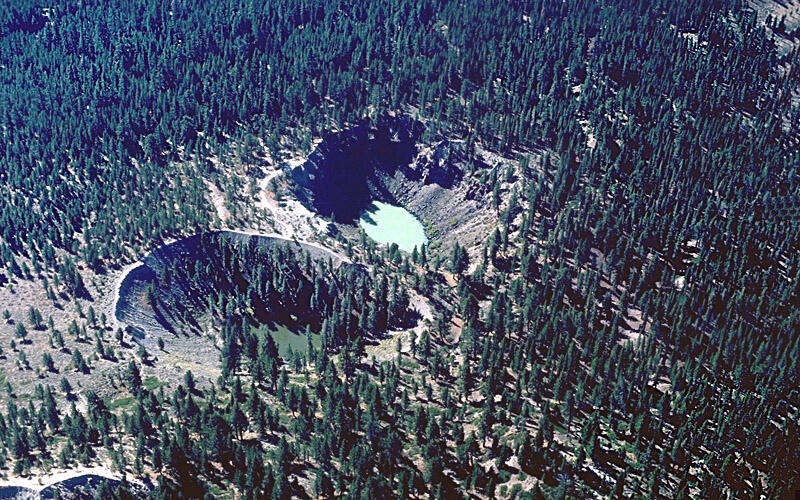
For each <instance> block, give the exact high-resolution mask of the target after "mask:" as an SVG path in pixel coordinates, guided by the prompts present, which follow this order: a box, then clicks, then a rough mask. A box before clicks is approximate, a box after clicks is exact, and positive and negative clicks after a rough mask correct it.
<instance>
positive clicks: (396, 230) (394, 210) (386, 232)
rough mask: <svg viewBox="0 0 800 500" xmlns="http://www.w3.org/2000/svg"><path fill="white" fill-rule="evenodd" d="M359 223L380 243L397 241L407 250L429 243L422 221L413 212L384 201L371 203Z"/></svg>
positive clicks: (401, 248)
mask: <svg viewBox="0 0 800 500" xmlns="http://www.w3.org/2000/svg"><path fill="white" fill-rule="evenodd" d="M358 224H359V225H360V226H361V227H362V228H363V229H364V232H366V233H367V236H369V237H370V238H372V239H373V240H375V241H377V242H378V243H383V244H385V245H390V244H392V243H397V246H398V247H400V250H405V251H406V252H410V251H412V250H413V249H414V247H415V246H416V247H417V248H420V247H421V246H422V245H423V244H426V243H428V238H426V237H425V229H423V227H422V223H420V221H419V220H417V218H416V217H414V215H412V214H411V212H409V211H408V210H406V209H405V208H403V207H397V206H394V205H390V204H388V203H383V202H382V201H375V202H373V203H371V204H370V205H369V207H367V209H366V210H364V213H362V214H361V218H360V219H359V220H358Z"/></svg>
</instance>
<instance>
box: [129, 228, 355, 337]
mask: <svg viewBox="0 0 800 500" xmlns="http://www.w3.org/2000/svg"><path fill="white" fill-rule="evenodd" d="M231 245H247V246H248V247H251V248H253V249H258V250H259V251H270V250H275V251H287V250H290V251H293V252H294V253H295V254H296V255H297V256H298V258H304V256H306V255H307V256H308V258H309V259H312V260H314V261H318V262H320V263H323V264H326V263H327V264H330V265H331V266H334V267H337V266H339V265H341V264H342V263H343V262H347V261H346V259H345V258H344V257H342V256H340V255H338V254H336V253H334V252H332V251H329V250H326V249H324V248H322V247H318V246H315V245H312V244H308V243H301V242H298V241H293V240H287V239H285V238H281V237H278V236H264V235H254V234H246V233H238V232H234V231H214V232H208V233H203V234H198V235H194V236H191V237H188V238H185V239H182V240H179V241H176V242H174V243H170V244H167V245H163V246H160V247H158V248H156V249H154V250H152V251H151V252H150V253H149V254H148V255H147V256H146V257H145V258H144V259H142V262H141V264H140V265H138V266H136V267H134V268H133V269H131V270H129V271H128V272H127V274H125V276H124V277H123V278H122V280H121V282H120V284H119V288H118V297H117V300H116V303H115V305H114V315H115V318H116V319H117V321H118V322H119V323H121V324H122V325H125V326H126V327H127V328H129V329H130V330H132V332H133V334H134V335H135V336H137V337H139V338H144V337H146V336H147V335H148V334H154V333H155V334H163V333H167V332H170V333H177V330H186V329H192V328H193V327H194V328H196V327H198V325H197V324H196V323H195V322H194V321H195V314H194V313H195V312H196V310H197V309H198V308H201V307H203V306H204V304H206V303H207V301H208V300H209V299H213V298H214V297H216V296H217V295H218V294H219V293H220V292H225V291H226V289H227V291H234V290H235V289H240V288H241V289H246V288H247V285H248V283H247V282H246V280H245V279H244V278H243V276H241V274H239V273H235V272H234V273H231V272H230V270H229V269H228V263H227V262H226V259H227V257H228V256H227V254H226V252H225V251H224V249H225V248H230V246H231ZM198 276H200V277H201V279H197V277H198ZM262 306H263V307H262V310H261V311H259V312H260V314H261V315H262V317H261V318H259V319H261V320H263V321H269V320H274V321H281V322H287V321H289V320H290V316H291V314H290V312H291V311H289V310H288V309H287V308H286V307H284V305H283V304H281V307H277V305H274V304H263V305H262ZM272 313H274V317H270V316H271V314H272ZM183 333H186V332H185V331H184V332H183Z"/></svg>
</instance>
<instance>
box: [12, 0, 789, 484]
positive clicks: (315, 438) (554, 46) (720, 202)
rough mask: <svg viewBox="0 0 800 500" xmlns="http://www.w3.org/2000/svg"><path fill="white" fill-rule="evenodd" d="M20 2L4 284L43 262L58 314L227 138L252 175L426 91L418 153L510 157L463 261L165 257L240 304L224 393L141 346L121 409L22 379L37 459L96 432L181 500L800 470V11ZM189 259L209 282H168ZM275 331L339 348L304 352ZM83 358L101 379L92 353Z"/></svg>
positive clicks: (204, 308) (66, 455)
mask: <svg viewBox="0 0 800 500" xmlns="http://www.w3.org/2000/svg"><path fill="white" fill-rule="evenodd" d="M12 3H14V4H15V5H14V7H13V9H12V10H13V12H10V13H9V15H8V16H7V18H6V19H4V20H3V21H2V24H0V54H2V57H3V61H2V63H3V64H2V72H3V73H2V74H3V77H4V78H3V79H2V82H1V83H0V139H2V140H0V184H2V187H3V194H2V196H0V204H1V205H0V261H2V268H3V271H4V273H3V279H10V278H14V279H18V278H19V279H22V278H34V277H36V278H37V279H38V277H39V275H42V274H46V277H47V279H48V280H50V281H49V282H48V286H49V284H50V283H52V287H50V288H51V290H50V291H49V292H48V295H49V297H50V298H51V300H53V301H54V302H55V301H60V300H65V299H66V300H71V298H72V297H77V296H83V297H85V296H86V289H85V286H84V284H83V280H82V278H81V273H80V271H79V265H80V266H84V264H85V266H88V268H89V269H90V270H95V271H100V270H102V269H103V268H104V267H107V266H112V265H116V264H118V263H121V262H124V261H126V260H127V259H128V258H129V257H128V255H129V254H128V253H127V252H128V251H129V250H130V249H134V250H141V249H142V248H143V247H149V246H151V245H152V244H153V243H154V242H155V241H160V240H162V239H165V238H168V237H170V236H177V235H179V234H185V233H190V232H192V233H194V232H197V231H198V230H202V229H205V228H207V227H208V224H209V222H210V218H211V216H210V213H211V212H210V210H209V206H208V202H207V201H206V198H205V184H204V180H208V179H209V178H210V177H212V176H213V175H215V174H216V172H213V170H214V168H215V167H214V166H213V165H214V164H213V163H212V162H207V161H206V160H207V159H208V157H209V156H210V155H211V154H218V153H223V152H225V151H226V150H228V149H229V148H230V147H231V145H235V146H236V147H237V148H240V149H241V154H242V158H244V159H246V160H247V161H248V162H252V163H257V162H258V161H261V160H260V157H259V155H257V154H256V151H255V150H256V149H257V147H258V145H259V144H260V142H259V141H258V140H256V139H255V138H259V139H263V141H264V143H265V144H266V147H267V148H268V149H270V151H271V153H272V156H273V158H278V157H279V156H280V154H281V153H280V150H281V149H282V148H284V147H286V146H290V147H292V148H294V149H296V146H297V145H298V144H307V143H308V141H309V139H310V137H312V136H319V135H321V134H323V133H324V132H325V131H326V130H328V129H329V128H337V129H343V128H346V127H348V126H350V125H354V124H357V123H360V122H362V121H363V120H364V119H365V117H366V116H373V117H374V116H382V115H384V114H386V113H387V112H397V113H404V112H409V113H416V114H419V116H420V117H421V118H422V119H424V120H425V131H424V134H423V141H425V142H427V143H433V142H436V141H439V140H441V139H443V138H447V139H462V140H463V141H464V143H465V144H466V150H467V151H472V152H474V151H475V150H476V148H477V147H478V146H480V147H481V148H482V149H484V150H487V149H488V150H492V151H495V152H500V153H503V154H506V155H509V156H516V158H517V159H518V160H519V162H518V164H517V166H516V168H511V167H509V168H484V167H483V166H481V165H480V164H479V162H478V161H477V158H471V157H468V158H467V162H468V165H469V166H468V167H467V170H469V172H468V174H469V175H470V176H471V177H469V180H470V181H472V182H474V183H475V184H477V185H480V187H481V189H484V188H485V193H486V194H487V198H486V200H487V203H491V207H492V208H491V210H492V213H494V214H496V215H497V217H498V220H499V226H500V227H498V228H497V229H496V230H495V231H493V232H492V233H490V234H487V241H486V245H485V247H484V248H482V249H477V250H478V251H477V252H475V253H473V254H472V255H473V262H472V264H473V265H474V266H475V272H474V273H473V274H472V275H471V276H465V273H466V271H467V269H468V268H469V266H470V254H469V252H468V251H467V250H473V249H465V248H463V247H461V246H460V245H458V244H457V245H454V247H453V248H452V253H450V254H449V255H448V254H444V255H440V254H437V252H436V251H435V247H434V249H427V248H425V247H423V248H421V249H419V251H415V252H413V253H412V255H411V261H412V262H414V263H415V264H419V267H417V266H411V265H409V264H408V263H407V262H404V258H405V257H404V256H403V254H402V253H400V252H399V251H397V249H396V248H392V249H390V250H389V252H388V256H387V259H385V260H381V259H378V258H374V259H373V256H370V261H369V262H370V263H371V264H372V265H373V267H374V268H376V269H378V271H375V272H374V274H370V273H369V272H367V271H365V270H362V269H356V268H354V267H348V266H340V267H337V268H334V266H332V265H331V264H326V263H311V262H308V259H304V257H303V256H301V255H299V254H296V253H294V252H291V251H286V250H271V251H269V252H262V251H260V250H258V249H255V248H250V247H247V246H236V245H220V246H216V247H214V248H209V251H208V252H206V255H208V261H202V260H201V261H199V262H198V264H197V265H196V266H194V267H190V268H179V269H170V270H168V271H167V270H161V271H160V274H159V276H158V277H157V282H156V283H155V284H154V285H153V286H151V287H149V288H148V289H147V297H148V300H149V302H150V303H151V304H152V305H153V306H155V307H169V308H173V309H172V310H177V311H182V312H185V313H186V314H185V315H179V316H178V317H180V318H182V321H183V320H186V322H187V324H186V325H182V326H186V327H187V329H191V327H192V325H191V324H189V323H190V322H189V321H188V318H190V317H192V316H193V315H194V314H196V313H199V312H210V313H211V314H212V315H213V316H214V317H215V319H216V320H218V321H219V324H221V325H222V327H221V336H222V342H221V351H222V352H221V354H222V360H221V361H222V366H221V369H222V373H223V377H222V378H221V382H220V386H219V387H216V388H214V389H213V391H212V390H201V389H200V388H198V385H200V384H198V383H196V382H195V381H194V378H193V377H192V376H191V374H190V373H187V374H186V377H185V379H184V384H183V385H184V387H181V388H179V389H177V390H176V391H175V392H174V393H173V394H172V395H171V396H169V397H168V396H164V395H163V394H156V393H154V392H152V391H148V390H147V389H146V388H145V387H144V386H143V384H142V377H141V372H140V368H139V366H138V365H137V364H136V363H135V362H130V364H129V365H128V368H127V370H125V373H124V374H123V378H124V382H125V387H126V388H127V389H128V390H129V391H130V393H131V394H132V395H133V398H134V399H135V403H134V405H133V406H131V407H130V409H129V410H127V411H125V413H124V415H123V416H122V417H121V418H119V419H117V418H116V417H114V416H113V415H112V414H111V413H110V411H108V408H107V406H106V404H105V403H104V402H103V401H102V400H99V399H98V398H97V397H96V396H94V395H93V394H91V392H90V391H86V392H83V391H80V393H81V394H82V395H85V396H86V399H87V407H86V411H85V412H84V411H78V410H77V408H76V407H77V406H78V405H77V404H76V405H73V406H69V405H68V408H64V409H62V410H61V411H59V409H58V408H57V405H56V404H55V400H54V396H53V394H52V392H51V389H50V388H49V387H48V388H47V389H46V391H42V393H41V399H42V401H41V404H39V408H38V410H37V409H36V408H35V407H34V406H33V403H32V402H31V404H30V405H29V407H30V409H29V408H28V407H26V406H25V405H24V404H22V403H21V402H17V401H15V400H14V399H13V398H11V395H12V393H13V391H12V389H11V385H10V384H8V385H7V392H8V394H9V403H8V404H7V405H6V406H5V407H4V412H5V413H4V414H3V415H1V416H0V417H1V418H0V441H1V442H2V446H3V448H4V449H0V456H4V455H5V454H4V453H2V452H4V451H6V450H7V451H8V453H7V455H8V456H9V457H11V459H12V460H13V461H14V465H13V470H14V471H16V472H22V471H24V470H25V468H29V467H31V466H32V465H33V463H34V461H35V460H36V458H35V457H38V456H45V457H46V456H47V453H48V451H47V450H50V449H52V448H53V447H52V446H51V445H52V443H53V442H54V441H55V439H54V438H55V436H58V437H61V438H62V439H60V440H59V441H61V442H62V444H61V445H60V447H59V448H58V449H59V451H58V454H57V460H59V461H60V462H62V463H64V464H65V465H66V464H73V463H75V462H76V461H83V462H89V461H91V460H92V458H93V457H94V456H95V455H96V451H95V448H99V447H100V446H106V447H107V448H110V450H111V455H112V456H113V457H114V459H115V462H119V463H125V462H126V461H127V463H128V464H130V465H132V466H133V468H134V470H137V471H139V472H143V471H144V470H146V469H155V470H159V471H163V473H162V474H160V475H159V477H160V479H159V483H158V485H157V487H156V489H155V490H154V491H153V492H152V493H153V496H155V497H163V498H172V497H176V496H177V495H178V493H179V492H180V493H181V494H183V495H185V496H192V497H202V496H204V495H205V494H206V491H207V487H206V482H209V484H226V485H228V484H230V485H234V486H235V488H237V490H236V491H237V494H239V493H240V494H242V496H246V497H248V498H267V497H272V498H285V497H288V496H291V495H296V496H301V495H302V494H303V493H305V494H312V492H301V491H299V489H300V487H301V486H300V485H299V483H298V482H297V478H298V477H299V476H301V475H302V477H305V479H306V483H310V484H313V489H314V491H313V494H315V495H317V496H323V497H339V496H350V497H359V498H385V497H389V496H392V495H394V496H397V497H401V498H406V497H416V496H433V497H436V496H438V497H442V498H455V497H461V496H468V495H472V496H474V495H476V494H480V495H483V496H486V497H494V496H497V495H498V494H500V495H504V493H503V491H502V488H503V486H506V485H505V484H504V483H506V482H507V481H508V479H509V477H510V475H511V474H512V473H515V474H516V473H518V472H520V471H521V472H522V473H524V474H528V475H531V476H533V477H535V483H536V484H535V486H533V489H532V491H530V492H529V493H530V496H531V497H533V498H543V497H545V496H547V497H553V498H582V497H586V496H589V495H587V494H586V492H587V491H588V490H587V489H591V490H592V491H595V492H597V493H598V494H600V495H601V496H614V497H617V496H631V497H637V498H638V497H645V496H652V497H656V496H661V497H664V496H666V497H676V498H680V497H691V496H699V497H702V498H719V497H725V496H728V494H730V496H735V497H754V498H757V497H759V496H761V495H764V496H766V497H769V498H780V497H786V496H789V495H790V493H791V492H792V491H793V490H795V489H797V488H798V484H799V483H798V477H797V472H796V469H797V467H796V465H797V463H800V456H798V453H800V451H798V450H800V446H798V435H800V432H799V431H798V408H799V407H800V399H799V398H800V393H798V390H797V387H798V385H800V378H799V376H798V373H800V372H799V371H798V364H797V359H798V357H799V356H800V341H799V340H798V337H797V335H796V332H798V331H800V285H799V284H798V283H800V237H798V234H800V231H799V230H798V227H800V226H799V224H800V222H798V221H799V220H800V219H798V202H797V196H796V195H797V192H798V190H800V177H799V176H798V165H799V164H800V156H798V148H797V131H798V123H800V122H798V116H800V115H798V112H797V107H796V104H794V105H793V104H792V99H793V96H796V91H797V87H798V71H797V68H798V67H800V59H799V58H800V52H798V51H797V50H796V49H795V50H792V51H790V52H787V53H781V54H779V53H778V52H777V51H776V49H775V44H774V42H773V41H771V40H770V38H769V36H770V34H771V33H774V34H777V35H778V36H781V37H783V38H784V39H785V40H789V39H791V37H793V36H795V35H796V33H795V34H791V33H790V32H791V27H787V21H786V20H785V19H770V20H769V21H768V22H767V23H766V24H767V27H764V26H762V25H761V24H760V23H759V19H758V18H757V15H756V13H755V12H754V11H753V10H752V9H750V8H747V7H746V6H745V4H744V3H743V2H740V1H737V0H731V1H726V0H703V1H696V2H688V1H674V0H656V1H654V2H652V1H649V2H643V1H640V2H632V1H622V0H608V1H603V2H582V1H578V0H567V1H561V0H558V1H553V0H531V1H520V2H508V1H501V0H489V1H481V2H478V1H466V2H446V1H416V0H376V1H370V2H352V1H350V0H334V1H329V2H306V1H299V0H298V1H295V0H286V1H281V2H238V1H223V2H200V3H197V2H194V3H187V2H169V3H158V2H149V3H148V2H120V1H111V2H85V5H83V6H82V7H81V8H72V7H69V6H66V5H64V6H59V5H57V6H48V7H49V8H48V10H47V11H45V10H43V9H41V8H39V6H38V3H39V2H36V1H30V0H29V1H22V2H12ZM793 106H794V107H793ZM54 125H56V126H54ZM515 181H518V182H516V183H514V182H515ZM512 184H513V187H509V186H511V185H512ZM443 216H444V215H443ZM476 253H477V254H478V258H477V259H475V257H474V256H475V255H476ZM448 257H449V262H448V261H447V260H446V259H447V258H448ZM212 259H213V261H214V262H220V261H221V262H224V263H225V265H223V266H214V267H212V266H211V265H210V264H211V261H212ZM429 259H430V261H431V262H432V263H434V264H437V263H439V262H443V263H445V265H446V267H448V268H449V269H450V270H451V271H452V272H454V273H455V274H457V275H459V279H458V280H457V281H458V284H457V286H456V287H455V289H454V290H448V289H447V288H446V286H445V281H444V280H443V279H440V278H441V277H440V275H439V274H437V273H435V272H433V271H430V270H428V260H429ZM400 265H406V266H407V267H406V269H410V268H414V271H413V272H415V273H416V272H418V271H419V272H420V273H421V275H418V276H412V277H411V279H408V281H409V282H413V283H415V284H419V287H416V288H418V290H417V292H419V293H420V294H422V295H424V296H426V297H427V298H428V299H430V300H431V303H435V304H436V306H437V307H438V309H437V311H435V317H434V320H433V321H432V322H431V324H430V325H425V328H424V329H423V330H422V331H421V334H420V335H419V338H417V335H416V333H414V334H413V335H412V336H410V347H411V354H412V355H411V356H393V357H392V358H393V359H392V361H389V362H380V363H379V362H377V361H376V362H374V363H367V362H365V358H364V356H363V354H364V353H365V344H366V343H367V342H368V341H370V340H373V339H374V338H376V337H379V335H380V334H381V333H383V332H386V331H387V330H392V329H396V328H406V327H409V326H411V324H410V323H409V322H408V320H409V318H408V314H407V311H408V295H407V292H406V287H407V286H408V283H407V282H405V281H404V279H405V278H408V274H409V273H396V272H395V270H396V268H397V266H400ZM48 273H49V274H48ZM398 274H401V275H400V276H398ZM175 280H178V281H187V282H191V283H195V285H194V286H196V287H198V288H193V289H187V290H186V291H187V293H186V296H185V297H176V296H174V295H171V294H168V293H165V290H166V288H167V286H166V284H167V283H169V282H174V281H175ZM200 284H202V286H203V287H206V288H202V289H201V288H200V287H201V285H200ZM189 292H191V293H189ZM65 294H66V295H67V296H71V297H64V295H65ZM198 297H199V298H201V299H202V300H201V299H198ZM76 304H77V305H78V306H79V305H80V302H77V303H76ZM181 308H182V309H181ZM79 314H80V315H81V316H82V315H83V313H82V309H81V310H80V312H79ZM4 319H5V320H6V321H9V320H10V315H5V314H4ZM278 319H279V320H280V321H278ZM27 320H28V321H27V322H28V324H30V325H31V327H32V328H34V329H41V328H42V327H43V325H42V318H41V314H39V312H38V310H35V309H33V308H31V310H30V311H28V317H27ZM87 322H88V325H89V326H90V327H92V328H97V318H96V317H95V314H94V310H93V309H91V308H90V309H89V310H88V312H87ZM102 322H103V321H102V318H101V323H102ZM272 323H280V324H288V325H290V326H291V327H292V329H293V330H295V331H296V332H297V333H302V332H307V333H306V334H307V335H309V338H310V334H311V332H315V333H317V332H318V333H319V334H320V335H321V336H322V349H308V352H307V353H306V354H305V356H303V355H302V354H297V355H294V354H293V355H287V356H286V358H287V359H282V358H281V356H279V354H278V347H277V345H276V344H275V342H274V341H273V340H272V337H271V336H270V335H265V333H264V329H263V328H261V327H263V326H272ZM51 330H52V327H51ZM67 331H68V338H69V339H70V340H72V339H75V340H83V339H85V338H86V337H87V333H86V325H82V326H79V325H78V324H77V323H75V322H73V323H72V324H71V325H69V327H68V330H67ZM14 332H15V333H16V337H18V338H19V339H22V341H21V342H22V343H24V342H25V339H26V336H27V334H28V331H27V329H26V327H25V326H24V325H23V324H22V321H19V320H18V321H17V324H16V326H15V327H14ZM52 335H53V339H54V342H55V343H56V344H58V345H59V346H63V345H64V341H63V338H62V337H61V334H60V333H59V332H58V331H55V330H54V331H53V333H52ZM120 338H121V337H120ZM455 338H458V344H457V345H453V344H452V342H453V339H455ZM59 339H61V340H59ZM98 339H99V337H98ZM98 342H99V344H98V345H99V346H100V347H98V350H102V349H101V347H102V341H98ZM309 343H310V341H309ZM14 345H16V344H14ZM312 347H313V346H312ZM20 358H21V359H24V358H22V355H21V356H20ZM141 358H142V362H149V361H150V358H149V356H147V355H146V352H144V351H143V352H142V355H141ZM42 363H43V365H44V366H45V367H46V368H47V369H48V370H52V364H53V363H52V359H49V360H48V359H47V358H46V357H44V356H43V358H42ZM72 366H73V367H74V368H75V369H77V370H80V371H88V370H89V366H88V364H87V362H86V360H85V359H84V358H83V356H82V355H81V354H80V351H79V350H77V349H75V350H73V351H72ZM62 380H63V381H62V386H61V392H63V393H64V394H65V396H66V398H67V399H68V400H73V399H75V398H76V397H77V394H75V393H73V389H72V387H71V386H70V384H69V382H67V381H66V379H62ZM217 391H219V392H217ZM76 392H78V391H76ZM465 429H466V430H465ZM467 432H470V433H471V435H469V436H467V435H465V434H466V433H467ZM105 437H108V441H109V443H106V442H104V438H105ZM123 442H124V444H125V447H123ZM267 443H269V446H266V444H267ZM123 449H124V450H128V449H130V450H133V451H132V452H130V453H129V452H127V451H121V450H123ZM514 455H516V463H517V464H518V465H519V469H520V471H516V470H514V469H516V467H514V466H513V465H509V464H513V463H514V461H513V460H512V459H513V458H514ZM487 464H488V466H487ZM8 465H9V466H11V465H10V463H9V464H8ZM598 471H599V472H598ZM600 472H601V473H602V475H601V474H600ZM312 476H313V477H312ZM498 489H499V493H498ZM103 491H105V490H103Z"/></svg>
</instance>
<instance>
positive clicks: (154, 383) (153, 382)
mask: <svg viewBox="0 0 800 500" xmlns="http://www.w3.org/2000/svg"><path fill="white" fill-rule="evenodd" d="M142 385H143V386H144V388H145V389H147V390H148V391H154V390H156V389H158V388H159V387H161V386H164V385H167V383H166V382H162V381H160V380H159V379H158V377H156V376H153V375H150V376H149V377H147V378H145V379H144V381H142Z"/></svg>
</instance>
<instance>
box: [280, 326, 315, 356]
mask: <svg viewBox="0 0 800 500" xmlns="http://www.w3.org/2000/svg"><path fill="white" fill-rule="evenodd" d="M268 332H269V334H270V336H271V337H272V340H274V341H275V343H276V344H277V345H278V354H280V355H281V357H286V353H287V352H289V347H291V348H292V351H293V352H297V351H300V352H302V353H305V352H306V350H307V347H308V340H306V335H305V333H304V332H300V333H295V332H293V331H291V330H289V329H288V328H286V327H285V326H283V325H275V326H273V327H271V328H269V329H268ZM321 342H322V338H321V337H320V336H319V335H317V334H313V333H312V334H311V345H313V346H314V349H318V348H319V346H320V344H321Z"/></svg>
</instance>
